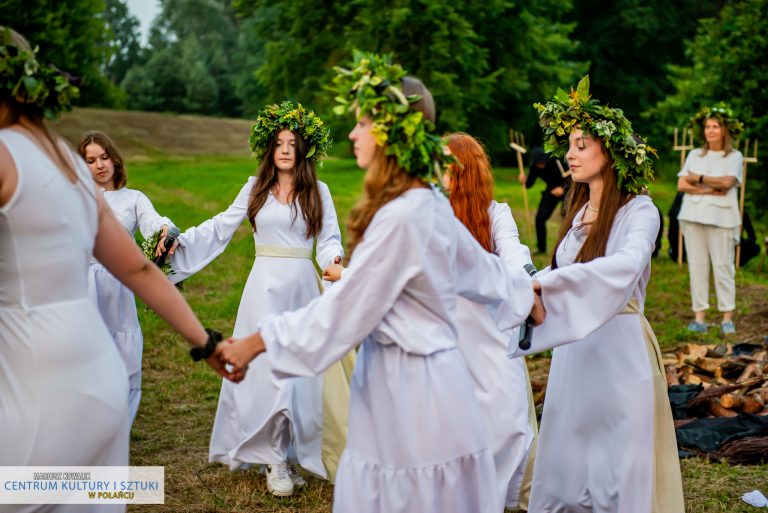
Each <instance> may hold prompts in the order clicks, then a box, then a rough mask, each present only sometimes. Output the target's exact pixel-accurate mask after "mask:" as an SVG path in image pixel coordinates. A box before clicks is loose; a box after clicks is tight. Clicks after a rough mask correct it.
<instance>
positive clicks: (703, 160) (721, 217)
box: [677, 148, 744, 228]
mask: <svg viewBox="0 0 768 513" xmlns="http://www.w3.org/2000/svg"><path fill="white" fill-rule="evenodd" d="M743 165H744V157H743V156H742V154H741V152H739V151H737V150H733V151H731V152H730V153H728V155H725V152H723V151H712V150H709V151H708V152H707V154H706V155H702V150H701V148H695V149H693V150H691V152H690V153H689V154H688V157H687V158H686V159H685V165H683V169H682V170H681V171H680V173H678V175H677V176H686V175H687V174H688V173H695V174H697V175H703V176H715V177H722V176H733V177H735V178H736V181H737V185H738V186H740V185H741V180H742V172H743ZM737 188H738V187H731V188H730V189H728V192H727V193H726V194H725V196H713V195H711V194H685V195H684V196H683V204H682V206H681V207H680V214H678V216H677V218H678V219H679V220H681V221H690V222H693V223H701V224H708V225H712V226H719V227H721V228H738V227H739V226H740V225H741V215H740V214H739V200H738V195H737V192H736V190H737Z"/></svg>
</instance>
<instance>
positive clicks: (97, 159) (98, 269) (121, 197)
mask: <svg viewBox="0 0 768 513" xmlns="http://www.w3.org/2000/svg"><path fill="white" fill-rule="evenodd" d="M77 152H78V153H79V154H80V156H81V157H82V158H83V160H85V163H86V164H87V165H88V169H89V170H90V171H91V175H93V179H94V180H95V181H96V184H97V185H98V186H99V187H100V188H101V189H102V190H103V191H104V192H103V194H104V200H105V201H106V202H107V205H109V208H110V210H112V213H113V214H114V215H115V217H116V218H117V220H118V221H119V222H120V224H121V225H123V228H125V230H126V231H127V232H128V233H129V234H130V235H131V237H133V236H134V234H135V233H136V230H139V231H140V232H141V235H142V236H143V237H144V238H145V239H148V238H150V237H151V236H152V235H153V234H154V233H155V232H156V231H158V230H162V231H163V234H165V233H167V231H168V228H169V227H171V226H172V225H173V223H171V220H170V219H168V218H167V217H162V216H161V215H160V214H158V213H157V211H156V210H155V207H154V206H153V205H152V202H151V201H149V198H147V196H146V195H144V193H142V192H141V191H138V190H136V189H129V188H128V187H126V186H125V185H126V183H127V181H128V174H127V169H126V166H125V161H124V160H123V157H122V155H121V154H120V151H119V150H118V148H117V146H116V145H115V143H114V142H113V141H112V139H111V138H110V137H109V136H108V135H107V134H105V133H103V132H99V131H91V132H87V133H85V134H83V136H82V137H81V138H80V142H78V144H77ZM161 243H162V239H161ZM158 246H160V247H161V244H158ZM158 251H160V249H159V248H158ZM88 282H89V290H90V292H91V295H92V297H93V299H94V301H95V302H96V304H97V305H98V307H99V312H100V313H101V317H102V318H103V319H104V323H105V324H106V325H107V329H108V330H109V334H110V335H112V339H113V340H114V341H115V345H116V346H117V350H118V351H119V352H120V356H121V357H122V358H123V363H125V367H126V370H127V371H128V382H129V387H130V391H129V393H128V405H129V408H130V413H131V415H130V424H133V421H134V419H135V418H136V411H137V410H138V408H139V402H140V401H141V356H142V353H143V349H144V337H143V336H142V334H141V326H139V317H138V314H137V312H136V300H135V299H134V297H133V292H131V290H130V289H129V288H128V287H126V286H125V285H123V284H122V283H120V281H119V280H118V279H117V278H115V277H114V276H112V274H111V273H110V272H109V271H107V270H106V269H105V268H104V266H103V265H101V264H100V263H99V262H98V261H96V260H95V259H92V260H91V267H90V270H89V273H88Z"/></svg>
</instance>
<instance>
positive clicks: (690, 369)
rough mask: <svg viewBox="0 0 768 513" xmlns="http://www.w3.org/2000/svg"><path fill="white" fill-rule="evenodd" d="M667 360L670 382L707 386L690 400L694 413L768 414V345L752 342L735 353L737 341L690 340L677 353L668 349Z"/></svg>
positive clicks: (673, 383)
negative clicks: (709, 342)
mask: <svg viewBox="0 0 768 513" xmlns="http://www.w3.org/2000/svg"><path fill="white" fill-rule="evenodd" d="M737 347H738V346H737ZM742 348H743V346H742ZM750 349H751V352H750V351H749V350H750ZM738 352H739V351H737V353H738ZM663 363H664V369H665V371H666V376H667V385H669V386H672V385H683V384H684V385H699V384H700V385H701V386H702V387H704V390H703V391H702V392H700V393H699V394H698V395H697V396H696V397H695V398H694V399H692V400H691V401H690V402H689V403H688V413H689V416H690V417H705V416H715V417H735V416H736V415H738V413H739V412H745V413H754V414H757V415H768V350H766V348H765V347H760V346H752V347H751V348H747V351H746V352H744V353H741V354H734V345H733V344H720V345H717V346H702V345H698V344H686V345H685V346H684V347H682V348H681V349H679V350H677V351H675V352H674V353H665V354H664V355H663Z"/></svg>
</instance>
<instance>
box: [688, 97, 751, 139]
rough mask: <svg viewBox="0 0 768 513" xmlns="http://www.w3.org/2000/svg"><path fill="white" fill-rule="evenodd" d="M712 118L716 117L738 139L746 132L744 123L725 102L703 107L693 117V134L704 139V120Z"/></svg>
mask: <svg viewBox="0 0 768 513" xmlns="http://www.w3.org/2000/svg"><path fill="white" fill-rule="evenodd" d="M710 118H715V119H717V120H718V121H720V123H722V124H723V126H725V127H726V129H727V130H728V133H729V134H731V137H732V138H734V139H738V138H739V136H740V135H741V134H742V133H744V123H742V122H741V121H739V120H738V119H737V118H736V116H735V115H734V113H733V110H732V109H731V108H730V107H728V105H726V104H725V103H723V102H720V103H718V104H716V105H712V106H707V107H704V108H702V109H701V110H700V111H699V112H697V113H696V115H695V116H693V117H692V118H691V125H692V128H693V136H694V137H695V138H696V139H698V140H700V141H704V140H705V139H704V122H705V121H706V120H708V119H710Z"/></svg>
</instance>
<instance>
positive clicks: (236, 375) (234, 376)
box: [205, 343, 246, 383]
mask: <svg viewBox="0 0 768 513" xmlns="http://www.w3.org/2000/svg"><path fill="white" fill-rule="evenodd" d="M223 345H224V344H223V343H220V344H218V345H217V346H216V350H215V351H214V352H213V354H212V355H211V356H209V357H208V358H206V360H205V361H206V362H207V363H208V365H210V366H211V368H212V369H213V370H215V371H216V373H217V374H219V375H220V376H221V377H223V378H226V379H228V380H230V381H231V382H233V383H239V382H241V381H242V380H243V378H245V370H246V369H242V370H238V371H232V372H230V371H228V370H227V368H226V366H225V365H224V362H223V361H222V359H221V349H222V346H223Z"/></svg>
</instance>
